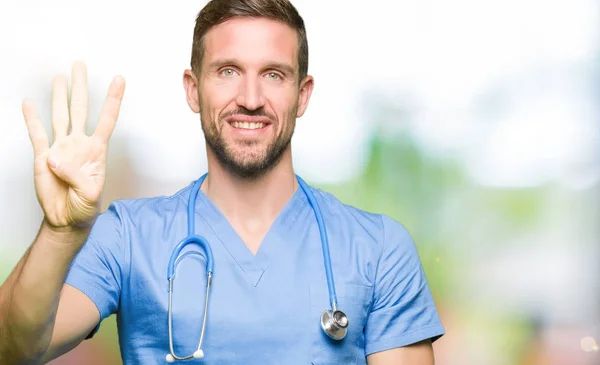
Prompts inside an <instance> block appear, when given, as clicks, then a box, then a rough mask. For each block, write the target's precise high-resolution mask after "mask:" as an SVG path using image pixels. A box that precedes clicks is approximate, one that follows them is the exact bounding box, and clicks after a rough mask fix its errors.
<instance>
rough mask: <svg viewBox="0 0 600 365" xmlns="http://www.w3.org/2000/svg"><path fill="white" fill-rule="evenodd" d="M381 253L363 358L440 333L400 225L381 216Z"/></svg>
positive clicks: (426, 287) (416, 257)
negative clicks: (382, 240)
mask: <svg viewBox="0 0 600 365" xmlns="http://www.w3.org/2000/svg"><path fill="white" fill-rule="evenodd" d="M382 220H383V232H384V234H383V236H384V238H383V239H384V242H383V249H382V255H381V257H380V259H379V263H378V266H377V273H376V278H375V285H374V294H373V295H374V299H373V305H372V308H371V311H370V313H369V315H368V318H367V324H366V326H365V356H366V355H369V354H372V353H375V352H379V351H384V350H388V349H392V348H396V347H402V346H407V345H410V344H413V343H416V342H419V341H422V340H426V339H431V341H432V342H433V341H435V340H437V339H438V338H440V337H441V336H442V335H443V334H444V333H445V330H444V327H443V325H442V323H441V321H440V318H439V315H438V312H437V309H436V306H435V303H434V301H433V298H432V296H431V292H430V289H429V285H428V283H427V279H426V277H425V273H424V271H423V267H422V265H421V260H420V258H419V255H418V252H417V249H416V246H415V244H414V242H413V240H412V238H411V236H410V234H409V233H408V231H407V230H406V229H405V228H404V226H402V225H401V224H400V223H398V222H396V221H394V220H393V219H391V218H389V217H387V216H382Z"/></svg>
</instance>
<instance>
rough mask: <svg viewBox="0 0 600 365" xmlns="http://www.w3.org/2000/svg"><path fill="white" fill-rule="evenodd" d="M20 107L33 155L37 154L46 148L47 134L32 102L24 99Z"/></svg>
mask: <svg viewBox="0 0 600 365" xmlns="http://www.w3.org/2000/svg"><path fill="white" fill-rule="evenodd" d="M22 109H23V117H24V118H25V124H26V125H27V131H28V132H29V139H30V140H31V145H32V146H33V153H34V155H35V156H38V155H40V154H41V153H43V152H45V151H46V150H48V135H47V134H46V130H45V129H44V126H43V125H42V122H41V120H40V117H39V114H38V112H37V109H36V108H35V105H33V102H31V101H30V100H24V101H23V105H22Z"/></svg>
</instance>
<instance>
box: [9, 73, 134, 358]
mask: <svg viewBox="0 0 600 365" xmlns="http://www.w3.org/2000/svg"><path fill="white" fill-rule="evenodd" d="M124 89H125V83H124V80H123V79H122V78H120V77H117V78H115V79H114V80H113V82H112V84H111V85H110V87H109V91H108V95H107V98H106V102H105V104H104V107H103V109H102V113H101V115H100V120H99V122H98V126H97V128H96V131H95V132H94V134H93V135H92V136H87V135H86V134H85V122H86V118H87V70H86V67H85V65H84V64H82V63H75V64H74V65H73V72H72V93H71V101H70V106H69V101H68V82H67V79H66V77H64V76H59V77H57V78H56V79H55V80H54V86H53V92H52V130H53V133H54V142H53V144H52V146H50V145H49V139H48V136H47V135H46V132H45V130H44V127H43V126H42V123H41V121H40V119H39V116H38V113H37V110H36V108H35V107H34V106H33V104H32V103H31V102H29V101H25V102H24V103H23V115H24V117H25V122H26V124H27V129H28V132H29V138H30V140H31V143H32V145H33V150H34V182H35V189H36V195H37V198H38V201H39V202H40V205H41V207H42V210H43V211H44V220H43V222H42V225H41V227H40V230H39V232H38V235H37V237H36V239H35V241H34V242H33V244H32V245H31V246H30V247H29V249H28V250H27V252H26V253H25V255H23V257H22V258H21V260H20V261H19V263H18V264H17V265H16V267H15V268H14V270H13V271H12V273H11V274H10V276H9V277H8V279H7V280H6V282H4V283H3V284H2V286H0V363H1V364H23V363H26V364H36V363H39V362H40V361H47V360H50V359H51V358H54V357H56V356H58V355H60V354H62V353H64V352H66V351H68V350H70V349H72V348H73V347H75V346H76V345H77V344H78V343H79V342H81V341H82V340H83V339H84V338H85V336H86V335H87V334H89V332H90V331H91V330H92V329H93V328H94V326H95V325H97V324H98V321H99V319H100V315H99V312H98V309H97V308H96V307H95V305H94V303H93V302H92V301H91V299H89V298H88V297H87V296H85V295H84V294H83V293H81V292H80V291H78V290H77V289H75V288H72V287H70V286H68V285H65V284H64V283H65V279H66V276H67V273H68V270H69V267H70V266H71V263H72V261H73V259H74V258H75V256H76V255H77V252H79V250H80V249H81V247H82V246H83V244H84V242H85V241H86V239H87V236H88V234H89V232H90V228H91V226H92V224H93V222H94V220H95V218H96V217H97V215H98V212H99V207H100V196H101V193H102V189H103V187H104V181H105V175H106V155H107V149H108V140H109V139H110V136H111V134H112V131H113V129H114V126H115V123H116V120H117V117H118V113H119V108H120V104H121V99H122V97H123V93H124ZM69 125H70V126H71V131H70V133H69Z"/></svg>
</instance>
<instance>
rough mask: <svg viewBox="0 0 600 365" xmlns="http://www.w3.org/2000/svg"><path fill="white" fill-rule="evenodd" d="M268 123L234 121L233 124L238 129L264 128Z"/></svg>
mask: <svg viewBox="0 0 600 365" xmlns="http://www.w3.org/2000/svg"><path fill="white" fill-rule="evenodd" d="M266 125H267V124H266V123H261V122H232V123H231V126H232V127H233V128H238V129H260V128H264V127H265V126H266Z"/></svg>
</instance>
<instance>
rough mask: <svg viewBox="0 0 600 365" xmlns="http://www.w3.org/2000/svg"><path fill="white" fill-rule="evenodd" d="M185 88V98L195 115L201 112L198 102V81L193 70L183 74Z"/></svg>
mask: <svg viewBox="0 0 600 365" xmlns="http://www.w3.org/2000/svg"><path fill="white" fill-rule="evenodd" d="M183 88H184V89H185V97H186V99H187V103H188V105H189V106H190V109H192V111H193V112H194V113H199V112H200V101H199V100H198V79H197V78H196V75H194V73H193V72H192V70H185V71H184V72H183Z"/></svg>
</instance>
